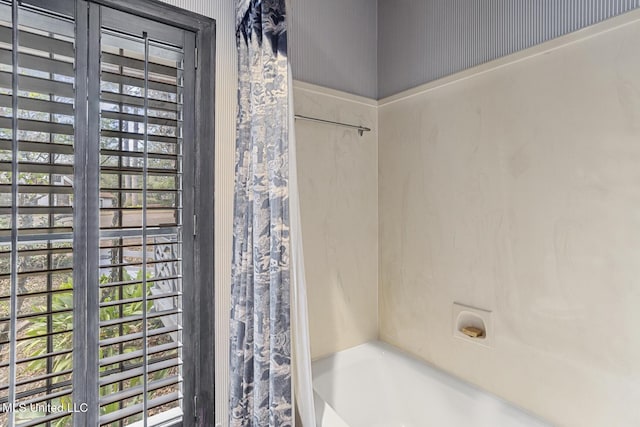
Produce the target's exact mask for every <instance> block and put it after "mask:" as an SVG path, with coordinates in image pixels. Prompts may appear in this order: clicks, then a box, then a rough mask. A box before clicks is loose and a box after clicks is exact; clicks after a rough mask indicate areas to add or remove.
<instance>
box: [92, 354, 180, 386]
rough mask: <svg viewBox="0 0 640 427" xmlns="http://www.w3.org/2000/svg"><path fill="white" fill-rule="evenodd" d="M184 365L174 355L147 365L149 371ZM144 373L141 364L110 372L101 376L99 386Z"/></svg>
mask: <svg viewBox="0 0 640 427" xmlns="http://www.w3.org/2000/svg"><path fill="white" fill-rule="evenodd" d="M180 365H182V360H180V359H179V358H177V357H172V358H171V359H169V360H163V361H161V362H156V363H150V364H148V365H147V372H148V373H151V372H157V371H161V370H163V369H169V368H175V367H176V366H180ZM143 373H144V367H143V366H139V367H137V368H133V369H128V370H126V371H124V372H118V373H116V374H110V375H107V376H104V377H102V378H100V381H99V386H100V387H104V386H105V385H109V384H113V383H119V382H120V381H125V380H128V379H131V378H135V377H139V376H140V375H142V374H143Z"/></svg>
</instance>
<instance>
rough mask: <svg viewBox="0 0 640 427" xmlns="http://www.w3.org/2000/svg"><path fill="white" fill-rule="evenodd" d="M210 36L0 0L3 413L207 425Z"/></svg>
mask: <svg viewBox="0 0 640 427" xmlns="http://www.w3.org/2000/svg"><path fill="white" fill-rule="evenodd" d="M213 38H214V23H213V22H212V21H211V20H208V19H206V18H203V17H200V16H197V15H194V14H190V13H188V12H184V11H181V10H179V9H175V8H173V7H171V6H167V5H163V4H159V3H155V2H150V1H146V0H133V1H129V2H118V1H116V0H113V1H110V0H100V1H96V2H92V1H89V2H87V1H80V0H78V1H73V0H66V1H60V0H54V1H52V0H23V1H22V2H20V4H18V2H17V1H6V0H0V405H1V406H0V425H8V426H14V425H15V426H25V427H26V426H46V427H49V426H55V427H61V426H72V425H73V426H88V425H100V426H112V427H120V426H153V425H163V426H168V425H174V424H175V425H180V424H181V423H183V422H184V423H185V425H190V424H193V422H192V421H191V420H194V419H195V418H197V417H200V418H199V422H200V423H202V424H205V425H207V424H208V423H209V422H211V424H212V423H213V422H212V421H210V420H212V419H213V413H212V410H211V409H210V408H213V356H212V355H213V344H212V343H213V314H212V313H211V311H212V310H211V309H210V307H212V305H213V271H212V270H213V267H212V265H213V261H212V260H213V236H212V234H213V233H212V229H213V174H212V165H213V125H212V123H213V63H212V61H213ZM198 51H200V53H198ZM197 189H206V190H205V191H197ZM196 226H197V229H196ZM198 402H201V403H199V404H198ZM205 408H207V410H204V409H205Z"/></svg>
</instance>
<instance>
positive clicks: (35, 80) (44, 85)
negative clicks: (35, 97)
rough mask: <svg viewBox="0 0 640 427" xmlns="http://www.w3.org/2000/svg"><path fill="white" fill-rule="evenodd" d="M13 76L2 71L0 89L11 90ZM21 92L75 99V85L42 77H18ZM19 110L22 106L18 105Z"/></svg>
mask: <svg viewBox="0 0 640 427" xmlns="http://www.w3.org/2000/svg"><path fill="white" fill-rule="evenodd" d="M11 80H12V75H11V73H9V72H7V71H0V87H5V88H7V89H10V88H11ZM18 82H19V85H20V90H21V91H29V92H38V93H44V94H54V95H57V96H61V97H65V98H73V96H74V92H73V84H71V83H65V82H60V81H57V80H50V79H41V78H40V77H32V76H25V75H24V74H21V75H20V76H18ZM18 108H20V106H19V105H18Z"/></svg>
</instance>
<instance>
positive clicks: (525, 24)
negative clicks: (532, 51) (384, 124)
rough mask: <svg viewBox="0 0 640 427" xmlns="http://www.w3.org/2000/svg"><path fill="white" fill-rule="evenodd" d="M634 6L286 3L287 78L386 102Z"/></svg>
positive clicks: (523, 0) (511, 0)
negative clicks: (291, 69) (291, 73)
mask: <svg viewBox="0 0 640 427" xmlns="http://www.w3.org/2000/svg"><path fill="white" fill-rule="evenodd" d="M638 7H640V0H291V1H290V5H289V14H290V17H291V19H290V21H289V22H290V29H289V34H290V37H289V45H290V57H291V65H292V68H293V76H294V78H295V79H298V80H302V81H306V82H309V83H314V84H317V85H321V86H325V87H329V88H332V89H338V90H342V91H345V92H350V93H354V94H357V95H362V96H366V97H369V98H374V99H377V98H384V97H386V96H389V95H393V94H395V93H398V92H400V91H403V90H405V89H409V88H411V87H414V86H418V85H420V84H423V83H427V82H430V81H432V80H436V79H438V78H441V77H444V76H446V75H449V74H453V73H455V72H458V71H462V70H464V69H466V68H470V67H473V66H475V65H479V64H481V63H483V62H487V61H490V60H492V59H496V58H499V57H501V56H504V55H508V54H510V53H513V52H516V51H518V50H522V49H526V48H528V47H531V46H533V45H536V44H538V43H542V42H544V41H547V40H550V39H553V38H555V37H558V36H561V35H564V34H567V33H570V32H572V31H576V30H579V29H580V28H584V27H587V26H589V25H592V24H595V23H597V22H600V21H603V20H605V19H608V18H611V17H613V16H616V15H620V14H621V13H624V12H627V11H629V10H631V9H634V8H638Z"/></svg>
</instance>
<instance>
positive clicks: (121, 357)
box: [100, 342, 182, 367]
mask: <svg viewBox="0 0 640 427" xmlns="http://www.w3.org/2000/svg"><path fill="white" fill-rule="evenodd" d="M181 347H182V345H181V344H180V343H177V342H170V343H167V344H161V345H156V346H153V347H149V348H148V349H147V355H150V354H157V353H161V352H163V351H171V350H177V349H179V348H181ZM142 356H143V352H142V350H136V351H130V352H128V353H122V354H118V355H116V356H110V357H105V358H104V359H101V360H100V367H103V366H109V365H114V364H116V363H122V362H126V361H127V360H131V359H137V358H139V357H142Z"/></svg>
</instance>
